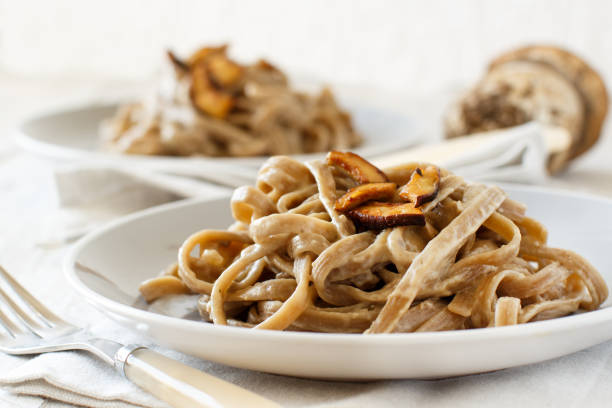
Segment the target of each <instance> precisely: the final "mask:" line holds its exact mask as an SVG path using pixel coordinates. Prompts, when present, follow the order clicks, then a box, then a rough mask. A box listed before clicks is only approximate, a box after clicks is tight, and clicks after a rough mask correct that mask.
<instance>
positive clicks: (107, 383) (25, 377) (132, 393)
mask: <svg viewBox="0 0 612 408" xmlns="http://www.w3.org/2000/svg"><path fill="white" fill-rule="evenodd" d="M92 330H93V331H94V332H99V333H104V336H105V337H111V338H115V339H121V340H122V341H124V342H125V341H126V340H128V341H134V342H137V343H140V344H141V343H142V338H139V337H138V336H136V335H134V334H132V333H129V332H128V333H126V331H125V330H121V329H119V328H118V327H117V326H116V325H115V324H114V323H110V321H106V322H105V323H102V324H99V325H97V326H96V327H93V328H92ZM152 348H153V347H152ZM176 354H178V353H174V354H173V355H172V357H173V358H176V357H177V355H176ZM179 358H180V357H179ZM1 361H2V370H0V385H1V386H2V391H1V392H0V406H5V405H4V404H2V402H3V401H4V402H6V403H7V404H10V405H8V406H16V407H24V408H31V407H37V408H38V407H40V406H41V401H40V399H39V398H33V397H42V398H45V399H46V400H47V401H52V402H51V403H50V404H47V403H44V405H42V406H45V407H47V406H58V407H60V406H66V407H74V406H79V407H91V408H136V407H146V408H167V407H168V405H167V404H166V403H164V402H162V401H159V400H158V399H156V398H155V397H153V396H152V395H150V394H148V393H146V392H144V391H142V390H141V389H140V388H138V387H137V386H136V385H134V384H132V383H131V382H129V381H128V380H126V379H125V378H123V377H122V376H121V375H120V374H119V373H118V372H116V371H115V369H114V368H113V367H111V366H109V365H107V364H106V363H104V362H102V361H101V360H99V359H97V358H96V357H94V356H92V355H90V354H88V353H86V352H80V351H62V352H57V353H45V354H40V355H38V356H35V357H33V358H30V357H16V356H5V355H2V359H1Z"/></svg>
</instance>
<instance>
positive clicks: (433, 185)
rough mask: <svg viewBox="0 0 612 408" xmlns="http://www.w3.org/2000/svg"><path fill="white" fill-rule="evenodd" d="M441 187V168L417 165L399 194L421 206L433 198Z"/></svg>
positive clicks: (416, 205)
mask: <svg viewBox="0 0 612 408" xmlns="http://www.w3.org/2000/svg"><path fill="white" fill-rule="evenodd" d="M439 189H440V169H438V168H437V167H436V166H426V167H424V168H421V167H417V168H416V169H415V170H414V172H413V173H412V176H411V177H410V180H409V181H408V183H406V184H405V185H404V186H403V187H402V188H401V189H400V191H399V196H400V197H401V198H402V199H403V200H406V201H410V202H411V203H413V204H414V206H415V207H420V206H421V205H423V204H425V203H426V202H428V201H431V200H433V199H434V198H435V197H436V195H437V194H438V190H439Z"/></svg>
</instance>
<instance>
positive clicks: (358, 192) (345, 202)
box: [334, 183, 396, 212]
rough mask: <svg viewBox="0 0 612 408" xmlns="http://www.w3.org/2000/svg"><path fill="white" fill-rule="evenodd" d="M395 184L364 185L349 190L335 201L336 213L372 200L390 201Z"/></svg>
mask: <svg viewBox="0 0 612 408" xmlns="http://www.w3.org/2000/svg"><path fill="white" fill-rule="evenodd" d="M395 189H396V185H395V183H366V184H361V185H359V186H357V187H353V188H351V189H350V190H349V191H347V192H346V193H345V194H344V195H343V196H342V197H340V198H338V199H337V200H336V204H335V205H334V208H335V210H336V211H340V212H345V211H348V210H352V209H353V208H355V207H359V206H360V205H361V204H363V203H365V202H367V201H372V200H390V199H391V198H393V195H394V194H395Z"/></svg>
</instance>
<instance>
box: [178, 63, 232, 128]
mask: <svg viewBox="0 0 612 408" xmlns="http://www.w3.org/2000/svg"><path fill="white" fill-rule="evenodd" d="M191 75H192V83H191V89H190V92H189V96H190V97H191V101H192V102H193V104H194V106H195V107H196V108H198V109H199V110H201V111H202V112H204V113H207V114H209V115H211V116H214V117H216V118H224V117H226V116H227V114H228V113H229V111H230V110H231V109H232V107H233V106H234V98H233V97H232V96H231V95H229V94H227V93H225V92H223V91H221V90H218V89H216V88H215V87H213V86H212V84H211V83H210V80H209V78H208V73H207V72H206V67H205V66H204V65H200V64H198V65H196V66H195V67H193V68H192V70H191Z"/></svg>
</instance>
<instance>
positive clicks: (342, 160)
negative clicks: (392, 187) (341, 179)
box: [327, 150, 389, 184]
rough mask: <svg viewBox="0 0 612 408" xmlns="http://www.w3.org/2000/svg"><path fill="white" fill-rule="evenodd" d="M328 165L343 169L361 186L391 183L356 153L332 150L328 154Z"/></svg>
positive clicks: (376, 168)
mask: <svg viewBox="0 0 612 408" xmlns="http://www.w3.org/2000/svg"><path fill="white" fill-rule="evenodd" d="M327 164H329V165H330V166H339V167H341V168H343V169H344V170H345V171H347V172H348V173H349V174H350V175H351V177H352V178H353V179H354V180H355V181H357V182H358V183H360V184H365V183H386V182H387V181H389V180H388V179H387V176H386V175H385V173H383V172H382V171H381V170H380V169H379V168H378V167H376V166H374V165H373V164H372V163H370V162H369V161H367V160H366V159H364V158H363V157H361V156H359V155H357V154H355V153H351V152H338V151H335V150H332V151H331V152H329V153H328V154H327Z"/></svg>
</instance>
